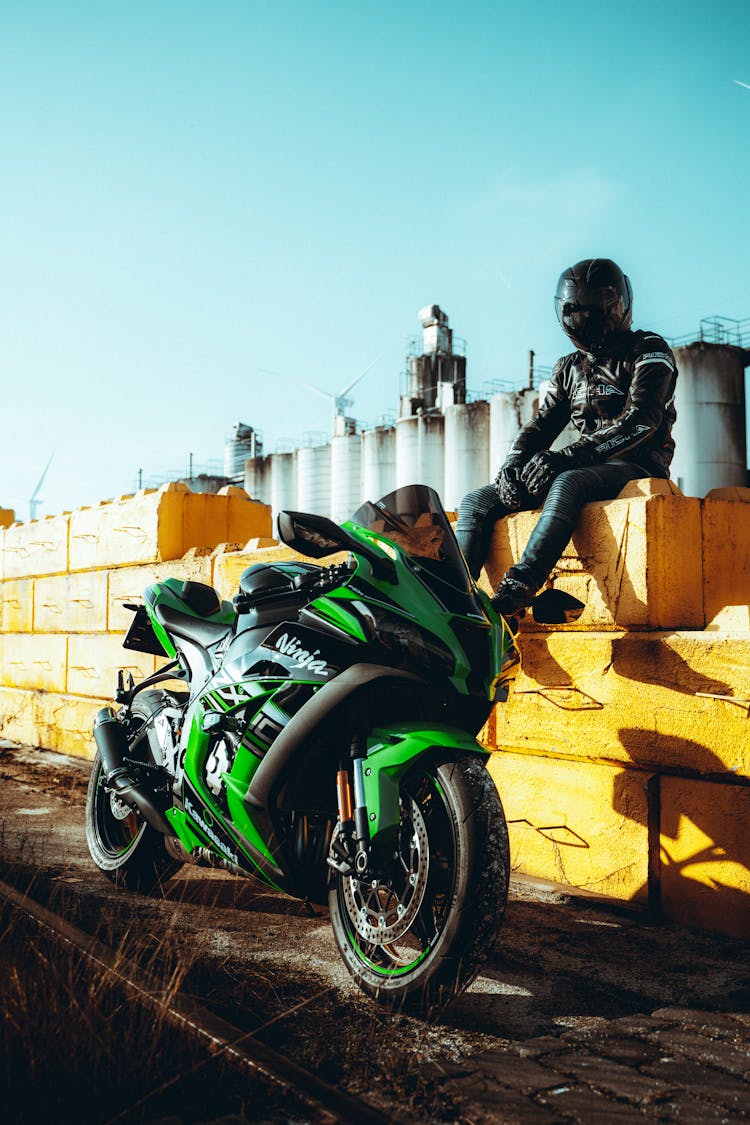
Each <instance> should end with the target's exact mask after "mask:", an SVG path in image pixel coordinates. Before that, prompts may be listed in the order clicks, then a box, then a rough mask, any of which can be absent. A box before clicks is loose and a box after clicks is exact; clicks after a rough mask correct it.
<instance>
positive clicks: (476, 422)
mask: <svg viewBox="0 0 750 1125" xmlns="http://www.w3.org/2000/svg"><path fill="white" fill-rule="evenodd" d="M443 413H444V416H445V484H444V487H443V490H442V493H441V496H442V500H443V504H444V505H445V507H446V508H447V509H449V510H456V509H458V505H459V503H460V502H461V499H462V497H464V496H465V495H466V493H467V492H471V491H472V490H473V489H475V488H480V487H481V486H482V485H485V484H487V483H488V481H489V479H490V467H489V443H490V404H489V403H488V402H486V401H485V400H483V399H481V400H480V401H478V402H467V403H461V404H459V405H455V406H446V407H445V410H444V412H443Z"/></svg>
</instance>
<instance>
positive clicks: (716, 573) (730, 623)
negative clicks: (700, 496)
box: [702, 488, 750, 635]
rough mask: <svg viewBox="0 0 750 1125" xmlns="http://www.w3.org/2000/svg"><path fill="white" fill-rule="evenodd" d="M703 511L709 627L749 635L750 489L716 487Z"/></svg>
mask: <svg viewBox="0 0 750 1125" xmlns="http://www.w3.org/2000/svg"><path fill="white" fill-rule="evenodd" d="M702 512H703V575H704V578H703V596H704V602H705V611H706V622H707V625H706V628H707V629H709V630H711V631H720V632H725V633H726V632H735V633H744V634H745V635H750V489H748V488H715V489H713V490H712V491H711V492H709V493H708V495H707V496H706V497H705V499H704V500H703V501H702Z"/></svg>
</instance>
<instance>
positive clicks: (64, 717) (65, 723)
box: [34, 692, 102, 761]
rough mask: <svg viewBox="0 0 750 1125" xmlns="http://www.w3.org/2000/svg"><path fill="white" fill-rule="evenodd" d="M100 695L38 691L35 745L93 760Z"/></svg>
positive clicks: (35, 710) (35, 703) (35, 708)
mask: <svg viewBox="0 0 750 1125" xmlns="http://www.w3.org/2000/svg"><path fill="white" fill-rule="evenodd" d="M101 707H102V701H101V699H82V698H81V697H80V696H76V695H60V694H57V693H54V692H37V693H36V698H35V700H34V731H35V738H34V745H36V746H42V747H44V748H45V749H46V750H57V751H59V752H60V753H61V754H72V755H73V756H74V757H76V758H87V759H88V760H89V761H91V760H92V759H93V757H94V754H95V753H96V743H95V742H94V737H93V734H92V729H93V726H94V718H95V716H96V713H97V711H99V710H101Z"/></svg>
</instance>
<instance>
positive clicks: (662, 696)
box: [494, 630, 750, 777]
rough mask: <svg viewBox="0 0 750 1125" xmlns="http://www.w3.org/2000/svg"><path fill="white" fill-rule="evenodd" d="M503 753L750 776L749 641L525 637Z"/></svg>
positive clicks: (502, 708)
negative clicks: (510, 749)
mask: <svg viewBox="0 0 750 1125" xmlns="http://www.w3.org/2000/svg"><path fill="white" fill-rule="evenodd" d="M521 659H522V671H521V673H520V674H519V676H518V678H517V680H516V682H515V685H514V688H513V691H512V693H511V696H510V699H509V700H508V702H507V703H505V704H498V706H497V707H496V708H495V732H494V737H495V739H496V744H497V745H498V746H506V747H510V748H512V749H515V750H524V751H528V752H530V753H535V754H551V755H554V756H556V757H570V758H586V759H590V760H594V761H609V762H621V763H624V764H627V763H631V764H633V763H634V764H637V765H639V766H642V767H643V768H646V769H672V768H676V769H690V770H694V771H696V772H698V773H701V774H705V775H712V776H721V775H722V774H724V773H726V772H728V771H731V772H732V773H734V774H736V775H738V776H742V777H750V718H749V717H750V638H748V639H742V638H736V637H735V638H732V637H720V636H717V635H716V634H712V633H704V632H680V633H628V634H615V633H586V634H582V633H570V632H565V631H562V630H561V631H558V632H550V633H548V634H546V635H542V634H538V633H527V634H526V635H525V636H524V637H523V638H522V639H521Z"/></svg>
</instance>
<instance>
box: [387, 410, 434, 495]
mask: <svg viewBox="0 0 750 1125" xmlns="http://www.w3.org/2000/svg"><path fill="white" fill-rule="evenodd" d="M444 432H445V418H444V417H443V415H442V414H437V413H427V412H422V411H420V412H419V413H418V414H414V415H412V416H411V417H409V418H399V420H398V422H397V423H396V487H397V488H402V487H403V486H404V485H407V484H427V485H430V486H431V487H432V488H434V489H436V490H437V492H438V493H439V494H440V498H441V499H442V496H443V483H444V481H443V472H444V463H445V462H444V456H443V438H444Z"/></svg>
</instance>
